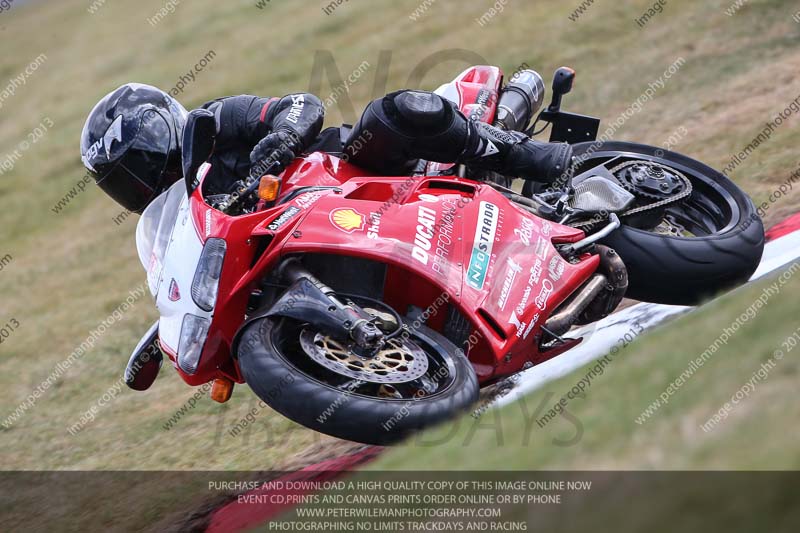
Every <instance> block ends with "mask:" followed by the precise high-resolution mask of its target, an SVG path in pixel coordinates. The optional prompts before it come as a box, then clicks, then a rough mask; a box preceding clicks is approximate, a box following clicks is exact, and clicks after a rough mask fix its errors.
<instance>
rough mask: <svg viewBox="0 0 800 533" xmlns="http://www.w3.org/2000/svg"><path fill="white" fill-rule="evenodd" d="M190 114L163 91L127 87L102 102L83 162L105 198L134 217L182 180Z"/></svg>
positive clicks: (84, 141)
mask: <svg viewBox="0 0 800 533" xmlns="http://www.w3.org/2000/svg"><path fill="white" fill-rule="evenodd" d="M185 123H186V109H184V108H183V106H182V105H181V104H179V103H178V101H177V100H175V99H174V98H172V97H171V96H170V95H168V94H167V93H165V92H164V91H162V90H160V89H157V88H155V87H152V86H150V85H143V84H141V83H127V84H125V85H123V86H122V87H120V88H119V89H116V90H115V91H112V92H110V93H109V94H107V95H106V96H105V97H104V98H103V99H102V100H100V101H99V102H98V103H97V105H96V106H94V109H92V112H91V113H89V118H87V119H86V124H85V125H84V126H83V133H81V160H82V161H83V164H84V165H85V166H86V168H87V169H89V172H90V173H91V174H92V175H93V176H94V179H95V182H96V183H97V185H99V186H100V188H101V189H103V191H105V193H106V194H108V195H109V196H111V197H112V198H113V199H114V200H116V201H117V203H119V204H121V205H122V206H123V207H125V208H126V209H128V210H130V211H134V212H137V213H141V212H142V210H143V209H144V208H145V207H147V204H149V203H150V201H151V200H152V199H153V198H155V197H156V196H157V195H158V194H160V193H161V192H162V191H163V190H164V189H166V188H167V187H169V186H170V185H172V184H173V183H174V182H175V181H176V180H177V179H179V178H180V177H181V170H180V169H181V147H180V146H181V143H180V140H181V136H182V135H183V126H184V124H185Z"/></svg>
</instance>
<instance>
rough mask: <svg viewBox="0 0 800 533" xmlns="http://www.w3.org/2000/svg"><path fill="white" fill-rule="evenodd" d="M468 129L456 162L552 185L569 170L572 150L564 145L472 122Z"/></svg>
mask: <svg viewBox="0 0 800 533" xmlns="http://www.w3.org/2000/svg"><path fill="white" fill-rule="evenodd" d="M468 128H469V135H468V136H467V138H468V143H467V147H466V148H465V149H464V152H463V153H462V155H461V157H460V158H459V159H460V161H461V162H463V163H466V164H467V165H469V166H470V167H472V168H477V169H483V170H493V171H496V172H500V173H501V174H503V175H506V176H513V177H519V178H523V179H526V180H533V181H539V182H545V183H552V182H554V181H556V180H557V179H559V177H560V176H562V175H565V174H566V173H567V171H568V169H569V167H570V164H571V161H572V147H571V146H570V145H568V144H566V143H548V142H542V141H537V140H535V139H530V138H529V137H528V136H527V135H524V134H522V133H520V132H517V131H505V130H501V129H500V128H496V127H494V126H490V125H488V124H484V123H483V122H479V121H475V120H471V121H469V124H468Z"/></svg>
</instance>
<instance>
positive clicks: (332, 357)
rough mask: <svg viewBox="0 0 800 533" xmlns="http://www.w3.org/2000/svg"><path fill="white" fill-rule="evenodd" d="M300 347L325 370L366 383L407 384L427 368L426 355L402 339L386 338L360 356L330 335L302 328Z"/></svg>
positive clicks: (417, 347) (420, 375)
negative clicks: (368, 353) (372, 350)
mask: <svg viewBox="0 0 800 533" xmlns="http://www.w3.org/2000/svg"><path fill="white" fill-rule="evenodd" d="M300 346H301V347H302V348H303V351H304V352H305V353H306V354H308V356H309V357H310V358H311V359H313V360H314V361H315V362H316V363H318V364H319V365H321V366H323V367H325V368H327V369H328V370H331V371H333V372H335V373H337V374H341V375H343V376H347V377H350V378H353V379H358V380H361V381H365V382H369V383H406V382H408V381H414V380H415V379H419V378H420V377H422V376H424V375H425V373H426V372H427V371H428V355H427V354H426V353H425V351H424V350H422V348H420V347H419V346H417V345H415V344H413V343H411V342H409V341H407V340H405V339H399V338H392V339H389V340H387V341H386V343H385V344H384V345H383V347H382V348H381V349H379V350H377V351H376V352H375V353H374V354H373V355H371V356H361V355H359V354H357V353H355V352H353V351H352V350H351V349H350V348H349V347H348V346H347V345H345V344H343V343H341V342H339V341H337V340H336V339H334V338H332V337H329V336H327V335H323V334H322V333H318V332H316V331H312V330H310V329H303V331H302V332H301V333H300Z"/></svg>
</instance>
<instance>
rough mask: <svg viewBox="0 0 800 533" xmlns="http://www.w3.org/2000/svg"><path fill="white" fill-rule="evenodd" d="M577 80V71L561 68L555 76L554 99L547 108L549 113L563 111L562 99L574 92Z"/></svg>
mask: <svg viewBox="0 0 800 533" xmlns="http://www.w3.org/2000/svg"><path fill="white" fill-rule="evenodd" d="M574 80H575V71H574V70H572V69H571V68H569V67H559V68H558V69H556V71H555V73H554V74H553V99H552V100H551V101H550V105H549V106H548V107H547V110H548V111H552V112H557V111H558V110H559V109H561V97H562V96H564V95H565V94H567V93H568V92H570V91H571V90H572V82H573V81H574Z"/></svg>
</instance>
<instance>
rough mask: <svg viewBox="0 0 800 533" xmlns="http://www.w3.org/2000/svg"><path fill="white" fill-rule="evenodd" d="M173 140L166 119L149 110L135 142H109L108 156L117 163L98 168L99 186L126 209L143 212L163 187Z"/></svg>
mask: <svg viewBox="0 0 800 533" xmlns="http://www.w3.org/2000/svg"><path fill="white" fill-rule="evenodd" d="M172 137H173V135H172V133H171V130H170V127H169V124H168V123H167V119H166V118H165V117H164V116H162V114H161V113H160V112H159V111H157V110H155V109H151V110H148V111H146V112H145V113H143V114H142V119H141V123H140V124H139V128H138V131H137V133H136V137H135V138H134V139H133V141H132V142H130V143H125V144H123V143H121V142H114V139H109V138H107V139H106V141H105V150H106V151H107V154H106V155H107V156H108V159H109V160H111V161H114V163H111V164H109V165H108V168H107V169H104V168H98V169H96V173H95V177H96V179H97V185H98V186H99V187H100V188H101V189H103V191H104V192H105V193H106V194H108V195H109V196H111V197H112V198H113V199H114V200H116V201H117V202H118V203H119V204H121V205H122V206H123V207H125V208H126V209H128V210H130V211H134V212H137V213H138V212H141V211H142V210H143V209H144V208H145V207H146V206H147V204H148V203H149V202H150V201H151V200H152V199H153V198H154V197H155V196H156V195H157V194H158V193H160V192H161V189H162V187H163V185H164V174H165V173H166V171H167V164H168V162H169V154H170V147H171V144H172Z"/></svg>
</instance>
